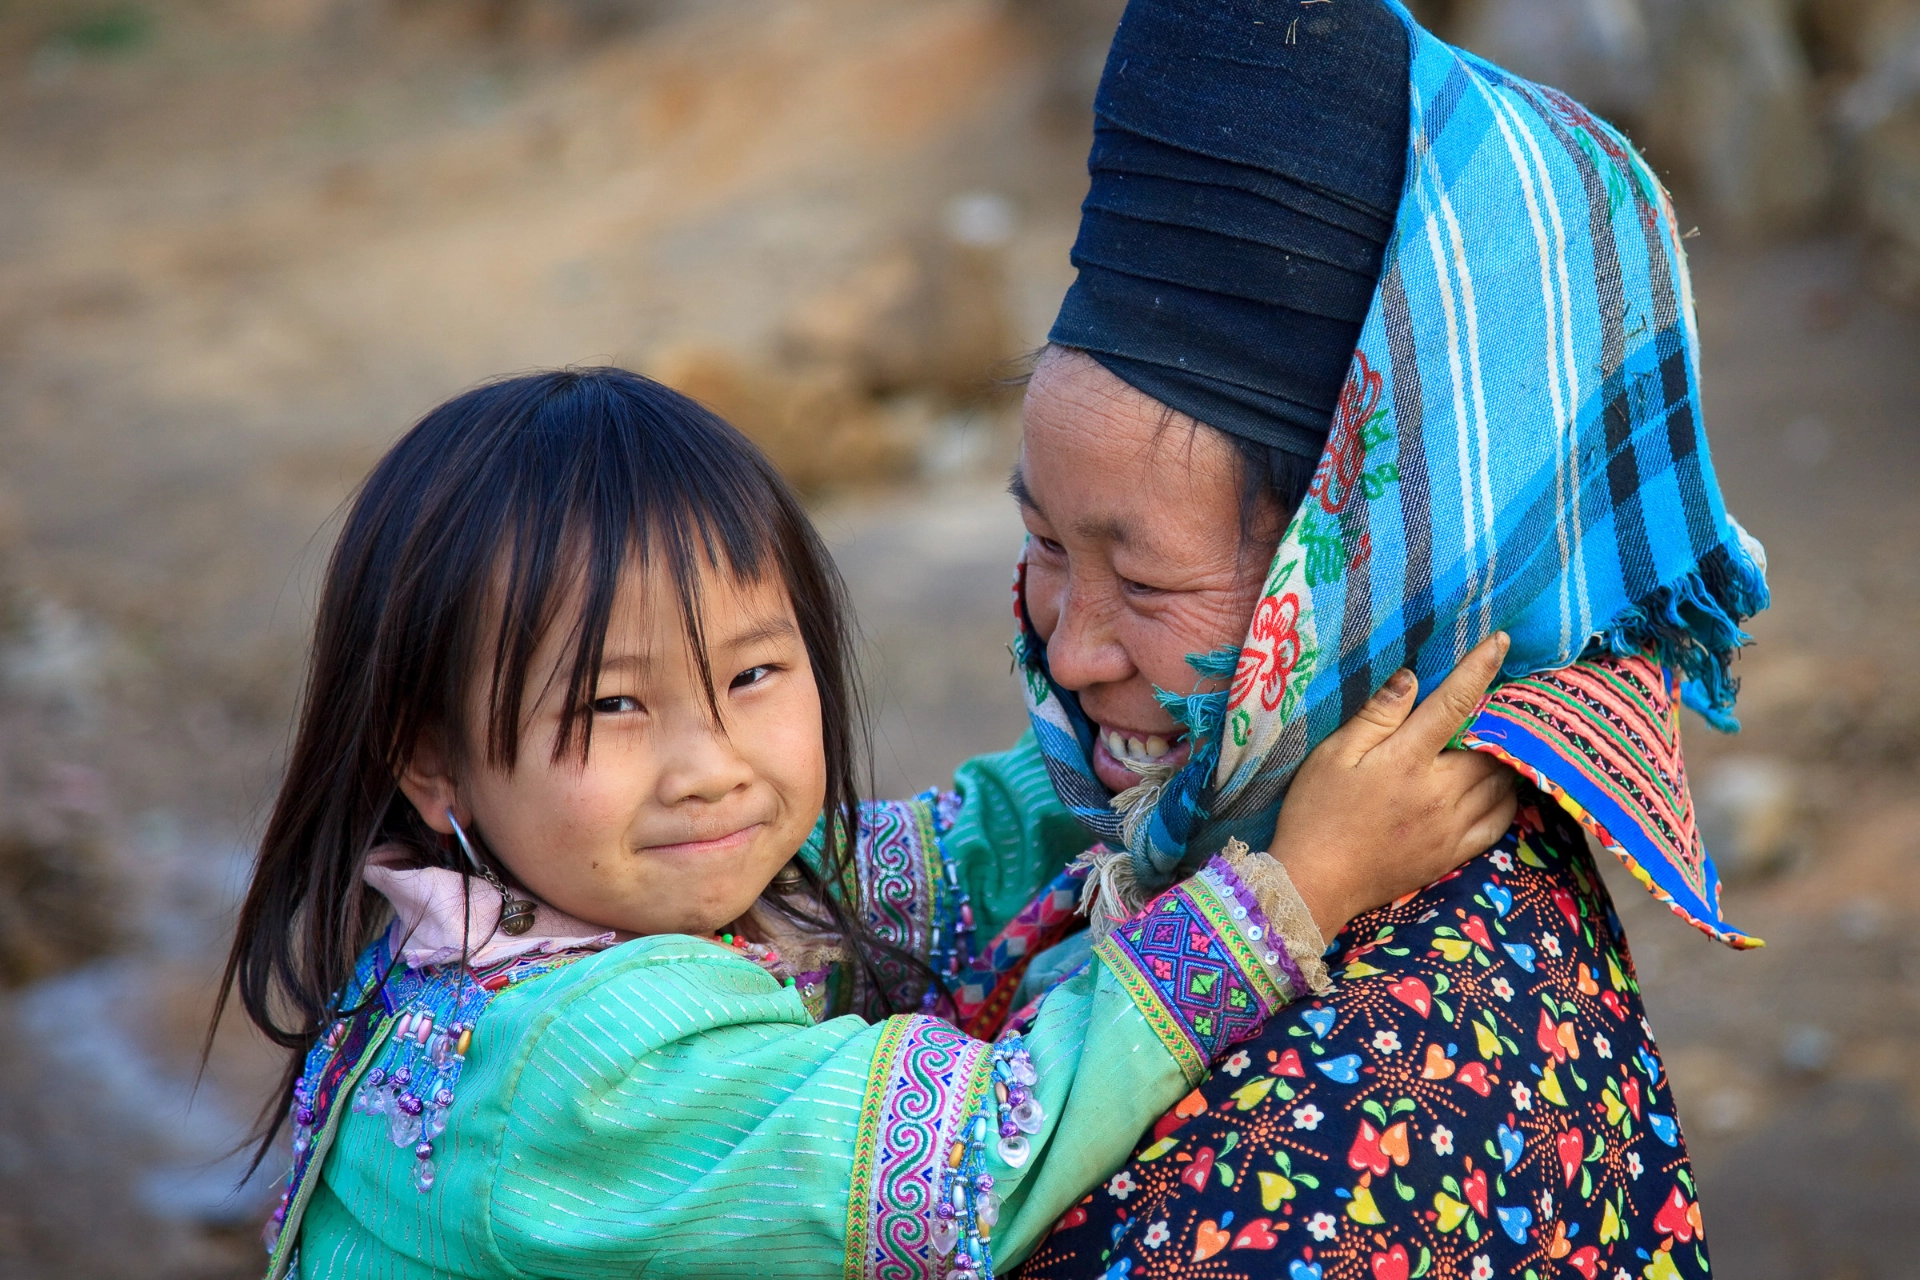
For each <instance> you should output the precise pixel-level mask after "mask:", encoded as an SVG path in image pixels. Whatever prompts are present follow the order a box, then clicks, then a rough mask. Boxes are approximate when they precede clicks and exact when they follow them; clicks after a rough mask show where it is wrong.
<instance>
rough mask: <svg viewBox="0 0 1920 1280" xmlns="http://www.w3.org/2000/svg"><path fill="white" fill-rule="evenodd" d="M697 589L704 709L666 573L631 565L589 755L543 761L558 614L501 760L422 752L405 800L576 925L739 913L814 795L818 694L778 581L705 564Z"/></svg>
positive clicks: (551, 734) (477, 719)
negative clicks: (712, 702)
mask: <svg viewBox="0 0 1920 1280" xmlns="http://www.w3.org/2000/svg"><path fill="white" fill-rule="evenodd" d="M701 588H702V602H703V617H702V625H703V627H704V630H705V638H706V644H707V660H708V663H709V665H710V667H711V669H712V673H713V685H714V690H715V693H716V695H717V701H718V703H719V708H720V719H719V722H718V723H716V722H715V721H714V719H713V716H712V713H711V709H710V708H709V705H708V703H707V699H706V695H705V692H704V690H703V689H702V687H701V683H700V676H699V669H698V667H697V665H696V664H695V662H694V659H693V655H692V653H691V651H690V650H689V648H688V646H687V643H686V637H685V633H684V630H683V628H682V623H681V612H680V607H679V600H678V596H677V595H676V593H675V592H674V590H673V586H672V583H671V581H670V580H668V579H665V578H664V575H662V574H659V573H656V572H649V573H641V572H639V571H637V570H636V571H634V572H632V573H629V574H628V575H627V579H626V581H624V582H623V583H622V584H621V588H620V591H619V594H618V595H617V597H616V599H615V602H614V608H613V613H612V618H611V621H610V625H609V627H608V630H607V639H606V656H605V662H604V665H603V666H602V669H601V674H600V681H599V684H598V686H597V687H596V688H595V689H594V690H593V693H592V701H591V705H590V708H589V714H590V715H591V716H592V723H593V737H592V745H591V749H590V751H589V753H588V755H587V758H586V760H585V761H584V762H582V761H581V760H580V758H579V755H578V752H577V750H572V749H570V750H568V751H566V752H564V753H562V754H561V756H560V758H559V759H558V760H557V761H556V760H555V759H554V746H555V743H556V742H557V740H558V737H559V733H560V724H561V717H562V712H563V710H564V708H563V706H562V702H563V700H564V698H565V696H566V680H565V678H564V673H565V666H564V664H565V663H566V662H567V661H569V660H570V658H571V653H572V648H571V640H570V637H569V636H568V634H567V632H568V630H569V628H567V627H564V626H555V627H552V628H550V629H549V634H548V636H547V638H546V639H545V640H544V641H543V642H542V644H541V647H540V649H539V651H538V653H536V655H535V657H534V660H533V662H532V664H531V665H530V666H529V668H528V669H529V672H530V673H531V674H530V677H529V683H528V688H527V695H526V702H525V706H526V707H527V708H528V710H527V711H526V712H525V720H524V721H523V726H524V727H523V728H522V731H521V739H520V751H519V759H518V762H517V763H516V764H515V766H514V768H513V769H512V770H511V771H507V770H504V769H501V768H499V767H496V766H491V765H487V764H485V763H484V760H485V751H484V749H483V743H482V742H479V741H476V742H474V743H470V744H469V747H468V750H467V752H466V758H467V759H468V760H469V761H475V762H482V763H475V764H470V765H468V766H467V767H466V768H465V769H464V770H462V771H461V774H460V776H459V777H458V778H454V777H450V776H448V775H447V774H446V773H444V772H441V773H437V774H436V773H433V772H431V771H432V770H434V769H440V768H442V764H443V762H442V761H439V760H435V759H433V758H432V755H433V753H431V752H425V751H423V752H422V753H420V758H419V759H417V760H416V762H415V764H414V766H413V768H412V769H410V770H409V774H408V777H407V778H404V779H402V783H401V785H402V788H403V790H405V791H406V793H407V796H408V798H409V799H410V800H412V801H413V802H414V804H415V806H416V807H418V808H419V809H420V811H421V813H422V815H423V816H424V817H425V818H426V820H427V821H428V822H429V823H430V824H432V825H433V826H434V827H435V828H436V829H437V830H442V831H450V830H451V828H450V827H449V825H448V823H447V820H446V813H445V810H446V809H447V807H448V806H449V805H451V806H452V808H453V809H454V811H455V813H456V814H457V815H458V816H459V817H460V820H461V822H462V823H463V824H466V823H469V822H470V823H471V824H472V826H471V827H470V828H469V830H470V831H478V832H479V833H480V834H481V835H482V836H483V837H484V838H485V840H486V843H487V845H488V846H489V847H490V848H491V849H492V850H493V851H494V853H495V854H497V855H498V857H499V859H500V861H501V862H503V863H505V864H506V867H507V869H508V870H509V871H510V872H511V873H512V875H513V878H514V879H515V880H516V881H518V882H519V883H520V885H522V886H524V887H525V888H526V889H527V890H528V891H530V892H531V893H532V894H533V895H534V896H535V897H537V898H539V899H541V900H542V901H544V902H546V903H547V904H549V905H550V906H553V907H557V908H559V909H560V910H561V911H564V912H566V913H567V914H569V915H572V916H576V917H578V918H579V919H581V920H584V921H587V922H588V923H590V924H596V925H601V926H604V927H606V928H609V929H617V930H621V931H624V932H627V933H634V934H657V933H690V934H696V935H705V934H710V933H714V932H716V931H718V930H720V929H722V928H725V927H726V926H728V925H730V924H732V923H733V922H735V921H736V920H738V919H739V918H740V917H741V915H742V914H743V913H745V912H746V910H747V909H748V908H749V907H750V906H752V905H753V902H754V900H755V899H756V898H758V897H759V895H760V893H761V891H762V890H764V889H765V888H766V887H767V884H768V882H769V881H771V880H772V879H773V877H774V875H775V873H776V872H778V871H779V870H780V868H781V867H782V866H783V865H784V864H785V863H786V862H787V861H788V860H789V859H790V858H792V857H793V855H794V853H795V852H796V851H797V850H798V849H799V848H800V846H801V844H802V843H803V842H804V841H805V840H806V838H807V835H808V833H809V832H810V831H811V830H812V828H813V825H814V822H815V821H816V820H817V819H818V817H819V816H820V812H821V809H822V807H823V805H824V803H825V797H826V755H825V751H824V748H823V747H822V745H821V713H820V695H819V691H818V689H817V688H816V686H815V684H814V679H813V668H812V665H811V664H810V663H809V661H808V658H807V650H806V645H805V644H804V643H803V642H802V640H801V636H800V631H799V628H798V626H797V624H796V622H795V620H794V614H793V608H792V605H791V604H790V603H789V601H788V599H787V594H786V591H785V589H784V588H783V587H782V586H781V584H780V582H779V581H778V579H777V578H776V577H773V576H771V575H770V576H769V578H768V580H766V581H763V582H760V583H754V584H741V583H736V582H734V581H733V579H732V577H731V575H729V574H725V573H708V574H706V575H704V579H703V581H702V583H701ZM555 672H558V673H559V674H558V675H556V676H555V677H554V678H552V679H549V678H548V676H549V674H550V673H555ZM486 683H487V682H486V680H485V679H484V677H483V678H481V679H477V680H476V681H475V682H474V685H475V687H474V691H473V694H472V697H471V702H470V705H469V708H468V723H469V724H470V725H474V726H484V725H485V724H486V723H487V705H486V704H487V697H486ZM478 736H479V735H478V734H476V737H478Z"/></svg>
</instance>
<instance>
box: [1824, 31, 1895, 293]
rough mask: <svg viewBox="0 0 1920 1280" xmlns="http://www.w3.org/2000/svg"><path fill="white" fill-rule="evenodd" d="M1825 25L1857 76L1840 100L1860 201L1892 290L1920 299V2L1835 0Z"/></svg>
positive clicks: (1839, 60) (1836, 53) (1881, 281)
mask: <svg viewBox="0 0 1920 1280" xmlns="http://www.w3.org/2000/svg"><path fill="white" fill-rule="evenodd" d="M1817 11H1818V12H1820V13H1821V14H1822V17H1823V21H1822V25H1821V27H1820V31H1821V32H1822V33H1823V35H1824V36H1825V38H1826V39H1827V41H1828V42H1829V44H1830V46H1831V47H1832V49H1833V57H1834V60H1835V62H1836V64H1837V65H1838V66H1839V67H1840V68H1842V69H1843V70H1844V71H1851V72H1854V73H1855V74H1854V75H1853V77H1852V79H1851V80H1850V81H1849V82H1848V83H1847V85H1846V87H1845V89H1844V90H1843V91H1842V92H1841V93H1840V94H1839V95H1838V97H1837V98H1836V100H1835V103H1834V116H1835V118H1836V120H1837V121H1838V122H1839V124H1840V125H1841V127H1842V128H1843V129H1844V130H1845V131H1846V132H1847V134H1848V135H1849V137H1850V138H1851V139H1852V142H1853V145H1854V149H1855V155H1854V157H1853V159H1854V184H1855V187H1856V192H1855V199H1856V200H1857V202H1858V205H1859V211H1860V215H1861V219H1862V221H1863V222H1864V223H1865V224H1866V226H1867V229H1868V230H1869V232H1870V233H1871V234H1872V235H1873V236H1874V238H1875V241H1876V248H1877V250H1878V256H1879V258H1880V262H1879V264H1878V267H1879V269H1878V270H1876V271H1874V272H1873V273H1872V275H1873V279H1874V281H1875V283H1876V284H1877V285H1878V286H1879V287H1880V288H1881V289H1882V290H1884V291H1885V292H1887V293H1890V294H1892V295H1893V296H1895V297H1898V298H1902V299H1904V300H1907V301H1916V300H1920V3H1915V0H1851V3H1841V0H1828V2H1827V3H1825V4H1823V5H1819V6H1817Z"/></svg>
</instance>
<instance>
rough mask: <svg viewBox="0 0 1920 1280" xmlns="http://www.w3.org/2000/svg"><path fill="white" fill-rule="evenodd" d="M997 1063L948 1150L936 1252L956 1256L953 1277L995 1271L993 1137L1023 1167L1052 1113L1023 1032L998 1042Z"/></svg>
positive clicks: (971, 1278) (937, 1207) (937, 1208)
mask: <svg viewBox="0 0 1920 1280" xmlns="http://www.w3.org/2000/svg"><path fill="white" fill-rule="evenodd" d="M992 1063H993V1076H992V1080H991V1082H990V1083H989V1085H988V1089H987V1096H986V1098H985V1099H983V1100H982V1102H981V1106H980V1109H979V1110H978V1111H976V1112H975V1113H974V1115H973V1118H972V1119H971V1120H970V1121H969V1122H968V1124H967V1128H966V1131H965V1135H964V1136H963V1137H962V1138H961V1139H960V1140H959V1141H958V1142H955V1143H954V1144H953V1147H952V1149H951V1150H949V1151H948V1153H947V1167H946V1169H945V1170H944V1171H943V1172H942V1174H941V1180H940V1194H939V1196H938V1198H937V1199H936V1200H935V1202H934V1210H933V1226H932V1231H931V1236H932V1240H933V1247H934V1251H935V1252H936V1253H938V1254H939V1255H940V1256H941V1257H943V1258H944V1257H951V1258H952V1259H953V1269H952V1273H951V1274H952V1275H954V1276H956V1277H966V1278H968V1280H975V1278H978V1277H991V1276H992V1275H993V1255H992V1253H991V1252H990V1251H989V1249H988V1247H987V1243H988V1241H990V1240H991V1239H992V1238H993V1229H994V1227H995V1226H997V1225H999V1222H1000V1197H999V1196H998V1195H997V1194H996V1193H995V1192H994V1189H993V1175H992V1174H990V1173H988V1172H987V1168H986V1165H987V1138H988V1137H989V1135H991V1134H997V1135H998V1138H999V1144H998V1147H997V1150H998V1152H999V1155H1000V1159H1001V1160H1002V1161H1004V1162H1005V1163H1007V1164H1010V1165H1012V1166H1013V1167H1014V1168H1016V1169H1018V1168H1020V1167H1021V1166H1022V1165H1024V1164H1026V1162H1027V1158H1028V1156H1030V1155H1031V1154H1032V1147H1031V1146H1030V1145H1029V1144H1028V1142H1027V1135H1028V1134H1030V1133H1037V1132H1038V1131H1039V1129H1040V1122H1041V1121H1042V1120H1043V1119H1045V1116H1046V1113H1045V1111H1044V1110H1043V1109H1042V1108H1041V1106H1040V1103H1039V1101H1038V1100H1037V1099H1035V1098H1034V1096H1033V1086H1034V1085H1035V1084H1036V1083H1037V1082H1038V1080H1039V1076H1038V1074H1037V1073H1036V1072H1035V1071H1034V1069H1033V1059H1032V1057H1030V1056H1029V1055H1028V1053H1027V1047H1026V1044H1025V1042H1024V1041H1022V1040H1021V1038H1020V1037H1019V1036H1017V1035H1013V1036H1008V1037H1007V1038H1006V1039H1004V1040H1002V1041H1000V1042H999V1043H998V1044H996V1045H994V1046H993V1057H992Z"/></svg>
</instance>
